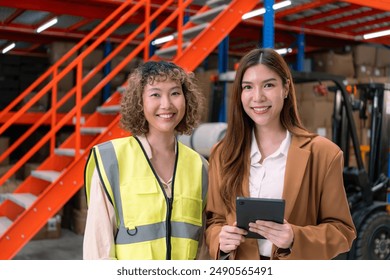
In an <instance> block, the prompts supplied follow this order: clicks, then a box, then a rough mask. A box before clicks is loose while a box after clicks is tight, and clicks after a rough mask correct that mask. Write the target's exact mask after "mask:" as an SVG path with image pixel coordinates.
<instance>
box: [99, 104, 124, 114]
mask: <svg viewBox="0 0 390 280" xmlns="http://www.w3.org/2000/svg"><path fill="white" fill-rule="evenodd" d="M120 109H121V105H110V106H99V107H97V108H96V111H97V112H99V113H102V114H116V113H119V111H120Z"/></svg>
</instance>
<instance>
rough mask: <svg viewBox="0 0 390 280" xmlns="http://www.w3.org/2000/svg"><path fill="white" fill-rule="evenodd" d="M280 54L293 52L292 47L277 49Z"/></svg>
mask: <svg viewBox="0 0 390 280" xmlns="http://www.w3.org/2000/svg"><path fill="white" fill-rule="evenodd" d="M275 51H276V52H277V53H278V54H280V55H284V54H287V53H290V52H292V48H284V49H277V50H275Z"/></svg>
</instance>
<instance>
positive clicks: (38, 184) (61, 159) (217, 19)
mask: <svg viewBox="0 0 390 280" xmlns="http://www.w3.org/2000/svg"><path fill="white" fill-rule="evenodd" d="M151 2H153V1H151V0H143V1H125V2H124V3H123V4H122V5H121V6H120V7H119V8H118V9H117V10H116V11H114V12H113V13H112V14H111V15H110V16H109V17H107V18H106V19H105V20H104V21H103V22H101V24H99V25H98V26H97V27H96V28H95V29H94V30H93V31H92V32H91V33H90V34H89V35H88V36H87V37H85V38H84V39H83V40H81V41H80V42H79V43H78V44H77V45H76V46H75V47H74V48H73V49H71V50H70V52H69V53H67V54H66V55H65V56H64V57H62V58H61V59H60V60H59V61H58V62H57V63H55V64H54V65H53V66H52V67H51V68H50V69H48V71H47V72H45V73H44V74H43V75H42V76H41V77H40V78H39V79H38V80H37V81H35V82H34V83H33V84H32V85H31V86H30V87H28V88H27V89H26V90H25V91H24V92H22V93H21V94H20V95H19V96H18V97H17V98H16V99H15V100H14V101H13V102H12V103H11V104H9V105H8V106H7V107H6V108H5V109H4V110H3V111H1V112H0V119H2V118H4V116H10V117H9V119H8V120H7V121H6V122H5V123H4V124H3V125H2V126H1V127H0V135H2V134H3V133H4V132H5V131H6V130H7V129H8V128H9V127H11V126H12V125H14V124H15V123H17V121H18V119H20V118H22V117H23V116H24V114H26V113H27V111H28V110H29V108H31V107H32V106H33V105H34V104H35V103H36V102H37V101H38V100H39V99H40V98H42V97H43V96H44V95H46V94H51V108H50V110H48V111H47V112H46V113H44V114H43V115H42V116H41V117H40V118H39V119H38V120H37V121H36V122H35V123H34V124H33V125H32V126H31V127H30V128H29V129H28V130H27V131H26V132H25V133H24V134H22V135H21V136H20V137H19V138H18V139H17V141H15V142H14V143H12V145H10V147H9V149H8V150H7V151H6V152H5V153H3V154H1V155H0V162H1V161H3V160H4V159H5V158H6V157H8V156H9V155H10V154H11V153H12V152H13V151H14V150H15V149H16V148H17V147H19V146H20V145H21V144H22V143H24V141H26V140H27V139H28V137H29V136H30V135H31V134H32V133H33V132H34V131H36V130H37V128H39V126H41V125H42V124H43V123H48V122H49V123H50V124H51V125H50V131H49V132H48V133H47V134H46V135H45V136H44V137H43V138H42V139H40V140H39V141H38V142H37V143H35V144H34V146H33V148H31V150H30V151H29V152H28V153H26V154H25V155H24V156H23V157H22V158H20V159H19V160H18V161H17V162H16V163H15V164H14V165H13V167H12V168H11V169H10V170H9V171H8V172H7V173H5V174H4V175H3V176H2V177H0V187H1V186H2V185H3V184H4V182H5V181H6V180H8V179H9V178H10V177H11V176H12V175H13V174H15V172H17V171H18V170H19V169H20V168H21V167H23V165H24V164H26V163H27V161H28V160H29V159H30V158H31V157H32V156H33V155H34V154H35V153H36V152H37V151H39V149H41V148H42V146H43V145H45V144H46V143H50V151H51V153H50V155H49V157H48V158H47V159H46V160H45V161H43V162H42V163H41V165H40V166H39V167H38V168H37V169H36V170H34V171H32V173H31V175H30V176H28V177H27V178H26V179H25V180H24V181H23V182H22V183H21V184H20V186H19V187H18V188H17V189H16V190H15V191H14V192H13V193H8V194H7V195H6V196H5V200H4V201H3V202H2V203H1V202H0V203H1V204H0V259H12V258H13V257H14V256H15V255H16V254H17V252H18V251H19V250H20V249H21V248H22V247H23V246H24V245H25V244H26V243H27V242H28V241H29V240H31V238H33V237H34V235H35V234H36V233H37V232H38V231H39V230H40V229H41V228H42V227H43V226H44V225H45V224H46V223H47V221H48V220H49V219H50V218H51V217H53V216H54V215H55V214H56V213H57V212H58V211H59V210H60V209H61V208H62V207H63V206H64V205H65V203H66V202H67V201H69V199H71V198H72V196H73V195H74V194H75V193H76V192H77V191H78V190H79V189H80V188H81V187H82V186H83V183H84V182H83V181H84V180H83V179H84V165H85V163H86V159H87V156H88V153H89V150H90V149H91V147H93V146H94V145H95V144H97V143H100V142H103V141H107V140H110V139H113V138H117V137H123V136H125V135H129V133H128V132H125V131H123V130H122V129H120V127H119V125H118V124H119V118H120V116H119V114H118V111H119V101H120V97H121V91H122V90H123V87H120V88H118V90H117V91H116V92H115V93H114V94H113V95H112V96H111V97H110V98H109V99H108V100H107V101H106V102H105V103H104V104H103V105H102V106H100V107H98V108H97V109H96V111H95V112H94V113H93V114H91V115H90V116H89V117H88V118H87V119H86V120H83V118H82V110H83V107H84V106H85V105H86V104H88V102H89V101H91V99H92V98H93V97H94V96H95V95H96V94H98V93H99V91H100V90H101V89H102V88H103V87H104V86H105V85H106V84H107V83H109V81H110V80H111V79H112V78H113V77H115V75H116V74H117V73H118V72H119V71H120V70H121V69H123V68H124V67H125V66H126V65H127V64H128V63H129V62H130V61H131V60H132V59H134V58H135V57H136V56H138V55H139V54H140V53H141V52H143V57H144V60H147V59H153V60H160V59H164V60H171V61H174V62H176V63H177V64H179V65H181V66H182V67H183V68H185V69H186V70H188V71H193V70H194V69H195V68H196V67H197V66H198V65H199V64H200V63H201V62H202V61H203V60H204V59H205V58H206V57H207V56H208V55H209V54H210V53H211V52H212V51H213V50H214V49H215V47H216V46H217V45H218V44H219V43H220V42H221V40H222V39H224V38H225V37H226V36H227V35H228V34H229V33H230V32H231V31H232V30H233V28H234V27H235V26H237V25H238V24H239V22H240V21H241V16H242V15H243V14H244V13H246V12H248V11H250V10H251V9H253V8H254V7H255V6H256V4H257V2H258V1H257V0H235V1H223V0H209V1H185V0H179V1H173V0H167V1H165V2H164V4H161V6H159V7H158V8H157V9H156V8H155V9H151ZM191 2H197V3H198V4H199V3H200V2H204V3H202V4H204V6H203V7H202V8H201V9H200V10H199V11H198V13H197V14H195V15H194V16H192V17H190V19H189V21H188V22H187V23H185V24H182V23H183V18H184V12H185V9H186V7H188V6H189V5H190V4H191ZM175 5H176V6H177V8H176V9H175V10H174V11H173V12H172V10H170V11H171V12H170V15H169V16H168V17H167V18H166V19H165V20H164V21H163V22H161V23H160V24H159V25H158V27H157V28H156V29H155V30H154V31H153V32H151V31H150V29H149V26H150V24H151V22H152V21H153V20H155V19H156V18H157V17H158V16H160V15H161V13H162V12H163V11H164V10H166V9H167V8H168V7H170V8H172V6H175ZM135 13H144V14H145V21H144V23H143V24H142V25H140V26H139V27H138V28H137V29H136V30H134V31H133V32H132V33H131V34H130V35H129V36H128V37H127V38H126V39H125V40H123V42H122V43H120V44H119V45H118V46H117V47H116V48H115V49H114V50H113V51H112V52H111V53H110V54H109V55H108V56H107V57H105V58H104V59H103V60H102V61H101V62H100V63H99V64H98V65H96V67H95V68H94V69H92V70H91V71H90V72H89V73H88V74H87V75H84V76H83V71H82V65H83V60H84V59H85V58H86V57H87V56H89V55H91V53H92V52H93V51H94V50H95V49H96V48H98V47H99V45H100V44H101V43H102V42H104V41H105V40H107V39H108V38H109V36H110V34H112V32H114V31H115V30H117V29H118V28H119V27H120V26H121V25H122V24H123V23H124V22H126V21H128V20H131V18H130V17H131V16H132V15H134V14H135ZM175 20H176V21H177V32H176V33H175V34H173V35H174V40H172V41H170V42H168V43H166V44H164V45H163V46H162V47H161V48H160V49H159V50H157V51H156V54H155V55H154V56H153V57H151V58H149V44H150V42H151V41H152V40H154V39H156V37H158V36H160V34H161V33H162V31H163V30H164V28H166V27H167V26H168V25H169V24H172V22H174V21H175ZM108 26H109V28H107V27H108ZM139 36H142V43H140V44H139V45H138V46H137V47H136V48H135V49H134V50H133V51H132V52H131V53H129V54H128V56H127V57H126V58H125V59H124V60H123V61H122V62H121V63H120V64H119V65H118V66H116V67H115V68H114V69H112V71H111V72H110V73H109V74H108V75H107V76H106V77H104V78H103V79H102V80H101V81H100V82H99V83H98V84H97V85H96V86H95V87H94V88H93V89H92V90H91V91H90V92H88V93H83V92H82V88H83V85H84V84H85V83H87V82H88V81H90V80H91V78H92V77H93V76H94V75H95V74H96V73H98V72H99V71H101V69H102V68H103V67H104V65H106V64H107V63H108V62H109V61H110V60H111V59H112V58H113V57H115V56H116V55H117V54H118V53H119V52H120V51H121V50H122V49H123V48H124V47H125V46H127V45H129V43H130V42H131V41H132V40H134V39H135V38H136V37H137V38H138V39H139ZM91 42H92V43H91ZM86 46H88V47H86ZM72 56H76V58H75V59H73V60H72V61H71V62H70V63H68V64H65V62H66V61H67V60H69V59H70V58H71V57H72ZM70 71H75V73H76V83H75V86H74V87H73V88H72V89H71V90H70V91H69V92H68V93H67V94H66V95H65V96H63V97H62V98H61V99H58V98H57V84H58V83H59V82H60V81H61V79H63V78H64V77H65V76H66V75H67V74H68V73H69V72H70ZM124 86H125V85H124ZM33 91H36V92H37V93H36V94H35V96H34V97H33V98H32V99H31V100H30V101H29V102H28V103H26V104H25V105H24V106H23V107H22V108H20V109H19V110H18V111H13V110H15V109H14V108H15V106H17V105H18V104H19V103H20V101H22V100H23V98H24V97H26V96H27V95H28V94H30V93H31V92H33ZM71 98H73V99H74V100H75V106H74V108H73V109H72V110H70V111H69V112H68V113H67V114H65V115H64V116H61V118H59V114H58V109H59V108H60V107H61V106H62V105H63V104H64V103H65V102H67V101H68V100H69V99H71ZM57 99H58V100H57ZM11 113H12V114H11ZM70 122H71V123H72V122H73V123H74V133H73V134H72V135H71V136H70V137H69V138H68V139H67V140H66V141H65V142H63V143H62V144H60V145H59V146H58V147H56V136H57V134H58V132H59V130H60V129H61V128H63V127H64V126H65V125H67V124H69V123H70Z"/></svg>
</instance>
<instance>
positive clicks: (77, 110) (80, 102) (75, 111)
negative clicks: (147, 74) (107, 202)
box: [0, 0, 191, 185]
mask: <svg viewBox="0 0 390 280" xmlns="http://www.w3.org/2000/svg"><path fill="white" fill-rule="evenodd" d="M127 2H128V1H127ZM127 2H125V3H127ZM172 2H173V0H169V1H165V3H164V4H163V5H161V6H160V8H158V9H157V10H156V11H155V12H154V13H153V14H151V13H150V10H149V9H150V0H145V1H140V2H138V3H137V4H136V5H134V6H133V7H132V8H131V9H130V10H129V11H128V12H126V13H124V14H123V15H122V16H121V18H120V19H119V20H117V21H116V22H115V23H114V24H112V26H110V27H109V28H108V29H107V30H106V31H105V32H104V33H103V34H102V35H101V36H100V37H99V38H98V39H97V40H95V41H94V42H93V43H92V44H91V45H90V46H89V47H87V48H86V49H85V50H84V51H83V52H82V53H81V54H80V55H79V56H78V57H76V59H75V60H73V61H72V62H71V63H69V64H68V65H67V66H66V67H65V68H64V69H63V70H62V71H60V72H59V73H57V72H58V69H59V67H60V63H59V62H60V61H61V62H64V61H66V60H67V59H68V58H69V57H70V56H71V54H73V53H74V52H75V50H78V49H80V48H81V47H82V46H81V44H80V43H79V44H77V45H76V46H75V47H74V48H72V50H71V51H70V52H69V53H68V54H67V55H65V56H64V57H63V58H62V59H60V61H59V62H57V63H56V64H55V65H54V66H53V67H51V68H50V69H49V71H48V72H47V73H45V74H44V75H43V76H42V77H47V76H48V75H49V74H50V73H52V75H53V78H52V80H51V81H50V82H49V83H48V84H47V85H46V86H45V87H44V88H43V89H41V90H40V91H39V92H38V93H37V94H36V95H35V96H34V97H33V98H32V99H31V100H30V101H29V102H28V103H27V104H25V106H24V107H23V108H21V109H20V110H19V111H18V112H17V113H16V114H15V115H14V116H13V117H11V119H10V120H8V121H7V122H6V123H4V125H3V126H1V127H0V134H1V133H3V132H4V131H5V130H6V129H7V128H8V127H9V126H10V125H11V124H12V123H13V122H15V121H16V120H17V119H18V118H19V117H20V116H21V115H22V114H23V113H24V112H26V111H27V110H28V108H30V107H31V106H32V105H33V104H34V103H35V102H36V101H37V100H38V99H39V97H41V96H43V95H44V94H46V93H47V92H48V91H49V89H51V90H52V101H53V102H52V108H51V109H49V110H48V111H47V112H46V113H45V114H44V115H43V116H42V117H41V118H40V119H39V120H37V122H35V123H34V125H32V126H31V127H30V128H29V129H28V130H27V131H26V132H25V133H24V134H23V135H21V136H20V137H19V138H18V139H17V140H16V141H15V142H14V143H13V144H12V145H11V146H10V147H9V149H8V150H7V151H5V152H4V153H3V154H2V155H0V162H1V161H3V160H4V159H5V158H6V157H7V156H9V155H10V154H11V153H12V152H13V151H14V150H15V149H16V148H17V147H18V146H19V145H20V144H21V143H22V142H23V141H25V140H26V139H27V137H29V136H30V135H31V134H32V133H33V132H34V131H35V130H36V129H37V128H38V127H39V126H40V125H42V123H43V122H44V121H45V120H46V119H47V118H49V117H50V116H51V130H50V131H49V132H48V134H47V135H46V136H45V137H43V138H42V139H41V140H40V141H38V142H37V143H36V144H35V146H34V147H33V148H31V149H30V150H29V151H28V152H27V153H26V154H25V155H24V156H23V157H22V158H21V159H19V161H18V162H17V163H16V164H14V166H13V167H12V168H11V169H10V170H9V171H8V172H6V173H5V174H4V175H3V176H2V177H0V185H2V184H3V183H4V182H5V181H6V180H7V179H8V178H9V177H11V176H12V174H14V173H15V171H16V170H18V169H19V168H20V167H21V166H22V165H23V164H25V163H26V162H27V161H28V160H29V159H30V158H31V157H32V156H33V155H34V154H35V153H36V152H37V151H38V150H39V149H40V148H41V147H42V146H43V145H44V144H45V143H46V142H47V141H48V140H49V139H50V140H51V141H50V143H51V144H50V152H51V153H53V151H54V148H55V134H56V133H57V131H58V130H59V129H60V128H61V127H63V126H64V125H65V124H66V123H68V122H69V121H70V119H71V118H72V117H74V116H76V120H77V121H76V126H75V130H76V133H75V136H76V138H75V145H76V147H75V150H76V158H77V157H78V156H79V154H80V153H79V151H80V119H81V108H82V107H83V106H84V105H86V104H87V103H88V102H89V101H90V100H91V99H92V98H93V97H94V96H95V95H96V94H97V93H98V91H100V90H101V89H102V88H103V86H105V85H106V84H107V83H108V82H109V81H110V80H111V79H112V78H113V77H114V76H115V75H116V74H117V73H118V72H119V71H120V70H121V69H123V68H124V66H125V65H126V64H127V63H129V62H130V61H131V60H132V59H133V58H134V57H135V56H136V55H137V54H138V53H139V52H140V51H141V50H142V49H144V50H145V52H146V53H148V52H147V51H146V50H147V49H148V47H149V42H151V41H152V40H153V39H155V38H156V36H157V35H158V34H159V33H161V31H162V30H163V29H164V28H165V27H167V26H168V24H170V23H171V22H172V21H173V20H174V19H175V18H179V19H178V26H181V25H183V21H182V15H183V12H184V9H185V8H186V7H187V6H188V5H189V4H190V3H191V1H190V0H187V1H185V2H183V1H180V3H179V7H178V9H176V10H174V11H173V12H172V13H171V14H170V16H169V17H167V18H166V19H165V20H164V22H162V23H161V24H159V26H158V27H157V28H156V29H155V30H154V31H153V32H152V33H151V34H148V28H149V25H150V22H152V21H153V20H155V19H156V18H157V17H158V16H159V15H160V14H161V13H162V12H163V11H164V10H166V9H167V8H169V7H170V6H171V4H172ZM144 4H145V5H144ZM124 6H125V7H127V6H128V5H124ZM143 6H145V9H146V11H145V13H146V14H147V18H148V20H145V22H144V23H143V24H141V25H140V26H139V27H138V28H137V29H136V30H135V31H133V32H132V34H130V35H129V36H128V37H127V38H126V39H125V40H123V42H122V43H121V44H119V46H118V47H117V48H116V49H115V50H113V51H112V52H111V53H110V54H109V55H108V56H107V57H105V58H104V59H103V60H102V61H101V62H100V63H99V64H98V65H97V66H96V67H95V68H94V69H92V70H91V71H90V72H89V73H88V74H87V75H86V76H85V77H84V78H82V67H81V65H82V61H83V59H84V58H85V57H86V56H87V55H88V54H90V53H92V51H93V50H95V49H96V48H97V47H98V46H99V44H101V43H102V42H103V41H104V40H106V39H107V38H108V37H109V35H110V34H112V33H113V32H114V31H115V30H116V29H117V28H118V27H119V26H121V25H122V24H123V23H124V22H125V21H126V20H128V19H129V18H130V16H131V15H133V14H134V13H135V12H136V11H137V10H138V9H140V8H141V7H143ZM123 9H124V7H122V6H121V8H120V9H118V10H120V12H121V11H122V10H123ZM118 10H117V11H116V12H114V13H113V15H111V16H110V17H109V19H112V18H114V17H115V16H117V15H118V14H119V12H118ZM147 10H149V11H147ZM180 15H181V16H180ZM103 23H104V24H106V23H107V20H105V21H103ZM102 28H103V26H102V24H100V25H98V26H97V27H96V29H95V30H94V31H93V32H92V34H96V33H97V31H96V30H101V29H102ZM178 28H179V30H180V32H181V30H182V28H181V27H178ZM143 30H145V38H144V40H143V42H142V43H141V44H139V45H138V47H137V48H136V49H134V50H133V51H132V53H131V54H130V55H129V56H127V57H126V58H125V59H124V60H123V61H122V62H121V63H119V64H118V65H117V66H116V67H115V68H114V69H113V70H112V71H111V72H110V73H109V74H108V75H107V76H106V77H104V78H103V79H102V80H101V81H100V82H99V83H98V84H97V85H96V86H95V87H94V88H93V89H92V90H91V91H90V92H89V93H88V94H86V95H85V96H84V97H83V98H81V91H82V86H83V85H84V84H85V83H87V82H88V81H89V80H90V79H91V78H92V77H93V76H94V75H95V74H96V73H98V71H99V70H101V69H102V68H103V66H104V65H106V64H107V63H108V62H109V61H110V60H111V59H112V58H113V57H114V56H115V55H117V54H118V53H119V52H120V51H121V50H122V49H123V48H124V47H125V46H127V45H128V44H129V42H131V40H133V39H134V38H135V37H136V36H137V35H139V34H140V33H141V32H142V31H143ZM87 37H88V38H89V37H90V36H87ZM83 41H85V40H83ZM75 67H76V69H77V71H76V73H77V80H76V86H75V87H73V88H72V89H71V90H70V91H69V92H68V93H66V94H65V96H64V97H63V98H62V99H60V100H57V98H56V95H57V83H58V82H59V81H60V79H62V78H63V77H64V76H65V75H66V74H68V73H69V72H70V71H71V70H72V69H73V68H75ZM48 73H49V74H48ZM42 77H41V78H39V79H38V80H37V81H40V80H44V79H43V78H42ZM37 81H36V82H35V83H34V84H36V83H37ZM34 84H33V85H34ZM33 85H32V86H30V87H29V88H28V89H30V90H31V89H32V88H34V87H33ZM22 94H24V95H27V94H29V92H28V91H27V90H26V91H25V92H23V93H22ZM74 94H76V96H78V97H77V98H76V101H77V102H76V106H75V107H74V108H72V109H71V110H70V111H69V112H68V113H67V114H66V115H65V116H64V117H63V118H61V120H60V121H59V122H58V123H57V124H55V122H56V112H57V110H58V109H59V108H60V107H61V106H62V105H63V104H64V103H65V102H66V101H67V100H68V99H69V98H70V97H72V96H74ZM13 103H17V101H14V102H13ZM10 105H12V104H10ZM8 107H9V108H10V107H11V106H8ZM8 107H7V110H8V111H9V109H8ZM1 113H2V114H4V111H3V112H1ZM0 116H1V114H0Z"/></svg>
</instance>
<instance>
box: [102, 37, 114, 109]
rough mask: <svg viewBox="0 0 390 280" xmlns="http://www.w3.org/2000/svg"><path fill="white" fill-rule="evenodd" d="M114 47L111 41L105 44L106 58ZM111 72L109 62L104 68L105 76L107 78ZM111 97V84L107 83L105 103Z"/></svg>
mask: <svg viewBox="0 0 390 280" xmlns="http://www.w3.org/2000/svg"><path fill="white" fill-rule="evenodd" d="M111 50H112V45H111V42H110V41H106V42H105V43H104V57H106V56H108V55H109V54H110V53H111ZM110 72H111V61H109V62H107V64H106V65H104V67H103V76H104V77H105V76H107V75H108V74H109V73H110ZM110 96H111V84H110V83H107V84H106V85H105V86H104V88H103V96H102V97H103V102H104V101H106V100H107V99H108V98H109V97H110Z"/></svg>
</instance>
